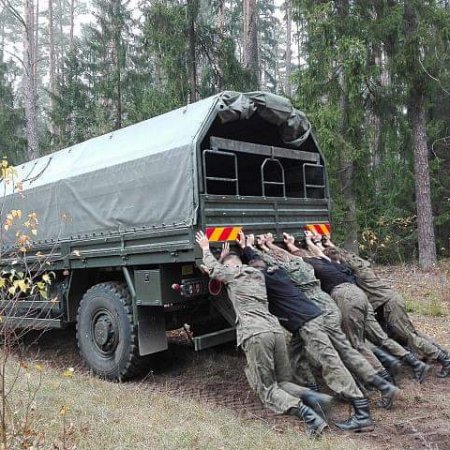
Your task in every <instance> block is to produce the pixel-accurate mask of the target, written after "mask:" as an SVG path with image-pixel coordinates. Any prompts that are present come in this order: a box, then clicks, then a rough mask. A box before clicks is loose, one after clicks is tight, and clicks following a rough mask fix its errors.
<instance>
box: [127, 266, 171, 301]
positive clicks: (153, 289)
mask: <svg viewBox="0 0 450 450" xmlns="http://www.w3.org/2000/svg"><path fill="white" fill-rule="evenodd" d="M134 288H135V289H136V305H139V306H144V305H147V306H161V305H163V304H164V301H163V293H162V289H161V273H160V271H159V270H158V269H156V270H135V272H134Z"/></svg>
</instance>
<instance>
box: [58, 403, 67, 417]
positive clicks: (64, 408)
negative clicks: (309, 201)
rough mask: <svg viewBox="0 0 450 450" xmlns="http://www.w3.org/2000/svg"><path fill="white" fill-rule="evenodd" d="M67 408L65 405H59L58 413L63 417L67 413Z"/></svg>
mask: <svg viewBox="0 0 450 450" xmlns="http://www.w3.org/2000/svg"><path fill="white" fill-rule="evenodd" d="M68 410H69V408H68V407H67V406H66V405H63V406H61V409H60V410H59V415H60V416H63V417H64V416H65V415H66V414H67V411H68Z"/></svg>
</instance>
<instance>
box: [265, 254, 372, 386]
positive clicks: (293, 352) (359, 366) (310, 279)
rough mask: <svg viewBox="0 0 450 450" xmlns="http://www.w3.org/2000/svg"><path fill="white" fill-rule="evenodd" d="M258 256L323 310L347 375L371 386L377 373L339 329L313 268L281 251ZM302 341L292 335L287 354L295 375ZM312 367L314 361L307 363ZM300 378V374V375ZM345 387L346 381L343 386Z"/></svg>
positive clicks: (334, 307)
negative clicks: (351, 375) (285, 275)
mask: <svg viewBox="0 0 450 450" xmlns="http://www.w3.org/2000/svg"><path fill="white" fill-rule="evenodd" d="M259 255H260V256H261V257H262V258H263V259H264V260H265V261H266V262H267V263H268V264H270V265H278V266H280V267H282V268H283V269H285V270H286V271H287V272H288V274H289V277H290V278H291V280H292V281H293V283H294V284H295V285H296V286H297V287H298V289H300V290H301V291H302V292H303V293H304V294H305V295H306V297H308V298H309V299H310V300H312V301H313V302H314V303H315V304H316V305H317V306H318V307H319V308H320V309H321V310H322V311H323V315H322V316H321V317H322V321H323V324H322V325H323V329H324V331H325V332H326V334H327V335H328V338H329V340H330V341H331V343H332V345H333V347H334V348H335V350H336V351H337V353H338V355H339V356H340V358H341V360H342V362H343V363H344V364H345V366H346V367H347V369H349V370H350V372H351V373H352V374H353V375H354V376H356V377H357V378H359V379H360V380H361V381H363V382H364V383H367V384H370V383H371V382H372V380H373V378H374V377H375V376H376V375H377V371H376V370H375V369H374V368H373V367H372V366H371V365H370V364H369V362H368V361H367V360H366V359H365V358H364V357H363V356H362V355H361V354H360V353H359V352H358V351H357V350H356V349H355V348H353V347H352V345H351V343H350V342H349V341H348V339H347V338H346V336H345V334H344V333H343V331H342V329H341V313H340V311H339V308H338V306H337V305H336V303H335V302H334V301H333V299H332V298H331V297H330V296H329V295H328V294H327V293H325V292H323V291H322V290H321V289H320V281H319V280H318V279H317V278H316V277H315V275H314V269H313V267H312V266H311V265H310V264H308V263H306V262H305V261H303V259H302V258H301V257H298V256H294V255H291V254H289V253H288V252H285V251H284V250H282V249H278V248H271V250H270V254H267V253H264V252H259ZM302 348H303V342H302V339H299V338H298V337H297V336H294V337H293V339H292V340H291V342H290V344H289V354H290V356H291V362H292V365H293V368H294V374H295V373H296V372H297V371H301V370H302V369H303V368H304V363H302V355H303V354H305V353H302V352H304V350H302ZM308 362H310V363H311V364H312V365H314V364H315V361H314V358H313V360H312V361H308ZM300 376H301V375H300ZM343 384H345V381H344V383H343Z"/></svg>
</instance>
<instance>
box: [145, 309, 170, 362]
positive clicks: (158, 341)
mask: <svg viewBox="0 0 450 450" xmlns="http://www.w3.org/2000/svg"><path fill="white" fill-rule="evenodd" d="M137 324H138V339H139V354H140V355H141V356H145V355H150V354H152V353H157V352H162V351H163V350H167V347H168V343H167V336H166V321H165V317H164V308H163V307H162V306H138V307H137Z"/></svg>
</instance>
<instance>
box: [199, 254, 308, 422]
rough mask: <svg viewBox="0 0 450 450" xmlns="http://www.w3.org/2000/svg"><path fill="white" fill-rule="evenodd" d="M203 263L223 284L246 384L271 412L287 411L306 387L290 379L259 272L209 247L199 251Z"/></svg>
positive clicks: (281, 340) (282, 339)
mask: <svg viewBox="0 0 450 450" xmlns="http://www.w3.org/2000/svg"><path fill="white" fill-rule="evenodd" d="M203 263H204V264H205V266H206V267H207V268H208V269H209V271H210V277H211V278H214V279H217V280H220V281H222V282H223V283H225V285H226V287H227V292H228V296H229V298H230V300H231V302H232V304H233V308H234V311H235V313H236V334H237V345H241V347H242V349H243V350H244V353H245V356H246V359H247V367H246V370H245V372H246V375H247V379H248V381H249V384H250V386H251V387H252V388H253V389H254V390H255V391H256V393H257V394H258V396H259V398H260V400H261V401H262V402H263V403H264V405H265V406H267V407H268V408H270V409H271V410H272V411H274V412H276V413H279V414H282V413H288V412H289V410H291V409H292V408H296V407H297V406H298V404H299V401H300V400H299V398H300V395H301V394H302V393H303V392H305V391H308V389H307V388H303V387H301V386H298V385H296V384H294V383H292V382H291V380H292V373H291V368H290V365H289V359H288V354H287V349H286V341H285V337H284V331H283V329H282V328H281V326H280V324H279V322H278V320H277V318H276V317H274V316H273V315H272V314H270V312H269V309H268V302H267V294H266V286H265V282H264V276H263V274H262V273H261V272H260V271H259V270H257V269H254V268H252V267H249V266H245V265H244V266H234V267H229V266H226V265H222V264H220V263H219V262H218V261H217V260H216V258H215V257H214V256H213V255H212V253H211V252H210V251H209V250H205V251H204V252H203Z"/></svg>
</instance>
